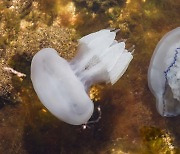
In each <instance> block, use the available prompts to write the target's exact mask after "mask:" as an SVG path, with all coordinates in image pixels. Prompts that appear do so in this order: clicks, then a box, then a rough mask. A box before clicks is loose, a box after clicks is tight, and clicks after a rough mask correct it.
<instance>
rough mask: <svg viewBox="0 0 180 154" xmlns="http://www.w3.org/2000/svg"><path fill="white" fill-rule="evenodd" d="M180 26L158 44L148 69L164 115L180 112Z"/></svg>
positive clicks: (150, 84) (159, 108)
mask: <svg viewBox="0 0 180 154" xmlns="http://www.w3.org/2000/svg"><path fill="white" fill-rule="evenodd" d="M179 81H180V27H178V28H176V29H174V30H172V31H170V32H168V33H167V34H165V35H164V36H163V38H162V39H161V40H160V41H159V43H158V44H157V46H156V48H155V51H154V53H153V56H152V58H151V61H150V66H149V69H148V85H149V88H150V90H151V92H152V93H153V95H154V96H155V98H156V106H157V110H158V112H159V113H160V114H161V115H162V116H168V117H170V116H176V115H178V114H180V82H179Z"/></svg>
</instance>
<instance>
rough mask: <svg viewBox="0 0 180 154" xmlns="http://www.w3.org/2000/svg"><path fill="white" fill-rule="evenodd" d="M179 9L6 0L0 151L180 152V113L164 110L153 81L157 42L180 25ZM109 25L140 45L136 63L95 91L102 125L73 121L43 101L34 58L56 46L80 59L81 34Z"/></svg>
mask: <svg viewBox="0 0 180 154" xmlns="http://www.w3.org/2000/svg"><path fill="white" fill-rule="evenodd" d="M117 3H118V4H117ZM179 7H180V4H179V3H178V0H171V1H169V0H159V1H156V0H125V1H116V0H112V1H110V0H104V1H101V2H100V1H99V0H92V1H80V0H74V1H70V0H32V1H31V0H12V1H9V0H0V35H1V37H0V153H8V154H9V153H10V154H11V153H13V154H14V153H18V154H26V153H98V154H99V153H115V154H116V153H132V154H134V153H138V154H139V153H144V154H146V153H173V154H174V153H179V151H178V150H179V147H180V133H179V130H180V119H179V117H175V118H162V117H161V116H160V115H159V114H158V113H157V111H156V108H155V99H154V98H153V95H152V94H151V93H150V91H149V89H148V85H147V80H146V79H147V70H148V66H149V61H150V58H151V55H152V53H153V51H154V48H155V46H156V44H157V43H158V41H159V40H160V38H161V37H162V36H163V35H164V34H165V33H166V32H168V31H170V30H172V29H174V28H176V27H178V26H179V25H180V18H179ZM108 27H113V28H117V29H118V28H120V29H121V30H120V32H119V34H118V35H117V39H120V40H121V39H127V40H126V44H127V48H129V47H131V46H132V45H135V46H136V47H135V49H136V50H135V53H134V59H133V61H132V65H131V66H130V67H129V68H128V70H127V72H126V74H125V75H124V76H123V77H122V78H121V80H120V81H118V82H117V83H116V84H115V85H114V86H113V87H110V86H109V85H107V86H104V85H103V84H102V85H95V86H93V87H92V89H91V90H90V92H89V94H90V97H91V99H93V100H94V105H95V108H97V107H98V106H100V107H101V111H102V117H101V120H100V121H99V122H98V123H96V124H92V125H90V126H89V128H86V129H83V128H82V127H81V126H70V125H67V124H65V123H63V122H61V121H59V120H58V119H56V118H55V117H54V116H53V115H52V114H51V113H49V112H48V110H47V109H46V108H44V107H43V106H42V104H41V103H40V101H39V100H38V98H37V96H36V94H35V92H34V90H33V88H32V83H31V81H30V64H31V60H32V57H33V56H34V54H35V53H36V52H37V51H39V50H40V49H42V48H46V47H51V48H54V49H56V50H57V51H58V53H59V54H60V55H61V56H62V57H63V58H65V59H72V58H73V57H74V55H75V53H76V48H77V39H79V38H81V37H82V36H84V35H86V34H89V33H92V32H95V31H98V30H100V29H104V28H108ZM6 67H7V68H12V69H13V70H15V71H17V72H19V73H23V74H25V75H26V76H22V77H18V76H17V73H13V72H12V71H9V70H10V69H5V68H6ZM96 116H97V115H96V113H95V115H93V117H92V119H93V118H94V119H96ZM129 145H131V146H129Z"/></svg>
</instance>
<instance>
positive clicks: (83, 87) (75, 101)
mask: <svg viewBox="0 0 180 154" xmlns="http://www.w3.org/2000/svg"><path fill="white" fill-rule="evenodd" d="M115 36H116V31H113V30H109V29H103V30H100V31H98V32H94V33H91V34H89V35H87V36H84V37H82V38H81V39H79V41H78V52H77V55H76V56H75V57H74V58H73V59H72V60H70V61H67V60H65V59H64V58H62V57H60V56H59V55H58V53H57V51H56V50H55V49H52V48H45V49H42V50H40V51H39V52H37V53H36V54H35V55H34V57H33V59H32V63H31V80H32V84H33V87H34V90H35V92H36V93H37V95H38V97H39V99H40V101H41V102H42V104H43V105H44V106H45V107H46V108H47V109H48V110H49V111H50V112H51V113H52V114H53V115H54V116H56V117H57V118H58V119H60V120H61V121H64V122H66V123H68V124H72V125H81V124H85V123H87V122H88V120H89V119H90V118H91V116H92V114H93V111H94V104H93V102H92V100H91V99H90V98H89V96H88V90H89V88H90V87H91V85H93V84H97V83H100V82H104V83H111V84H114V83H116V82H117V80H118V79H119V78H120V77H121V76H122V75H123V74H124V72H125V71H126V69H127V67H128V65H129V63H130V61H131V60H132V58H133V56H132V53H131V52H129V51H128V50H126V49H125V43H124V42H118V41H117V40H115Z"/></svg>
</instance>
